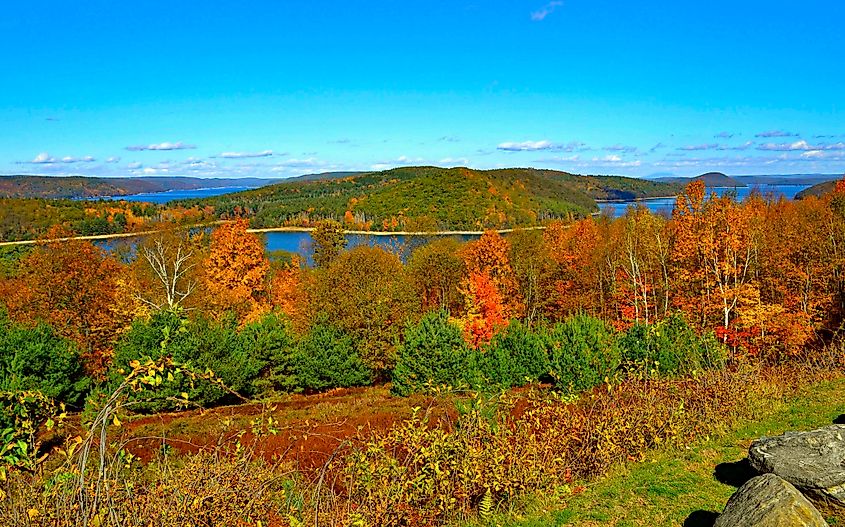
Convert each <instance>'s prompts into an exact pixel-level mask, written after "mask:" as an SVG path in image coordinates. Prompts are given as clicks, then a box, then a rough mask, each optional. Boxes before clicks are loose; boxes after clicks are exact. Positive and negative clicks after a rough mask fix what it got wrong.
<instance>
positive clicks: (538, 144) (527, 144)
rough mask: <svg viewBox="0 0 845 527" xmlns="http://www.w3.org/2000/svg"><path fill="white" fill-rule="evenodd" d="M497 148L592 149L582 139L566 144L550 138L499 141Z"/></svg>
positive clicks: (528, 149)
mask: <svg viewBox="0 0 845 527" xmlns="http://www.w3.org/2000/svg"><path fill="white" fill-rule="evenodd" d="M623 148H629V147H623ZM496 149H498V150H504V151H505V152H537V151H541V150H551V151H556V152H583V151H586V150H590V148H589V147H588V146H587V145H586V143H582V142H580V141H571V142H569V143H566V144H560V143H553V142H551V141H548V140H543V141H521V142H515V141H507V142H504V143H499V145H498V146H497V147H496Z"/></svg>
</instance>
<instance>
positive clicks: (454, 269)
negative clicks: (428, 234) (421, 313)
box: [407, 238, 466, 316]
mask: <svg viewBox="0 0 845 527" xmlns="http://www.w3.org/2000/svg"><path fill="white" fill-rule="evenodd" d="M462 246H463V244H462V242H461V241H459V240H457V239H455V238H441V239H437V240H434V241H432V242H430V243H428V244H426V245H423V246H421V247H419V248H417V249H416V250H415V251H414V252H413V253H412V254H411V258H410V259H409V261H408V266H407V270H408V276H409V277H410V280H411V283H412V284H413V285H414V290H415V291H416V293H417V295H418V296H419V298H420V300H421V302H422V307H423V309H424V310H426V311H430V310H436V309H443V310H445V311H447V312H449V313H451V314H452V315H453V316H457V315H459V314H460V313H461V312H462V311H463V307H464V300H463V296H462V295H461V292H460V288H461V281H462V280H463V279H464V276H465V274H466V264H465V263H464V261H463V259H461V257H460V251H461V248H462Z"/></svg>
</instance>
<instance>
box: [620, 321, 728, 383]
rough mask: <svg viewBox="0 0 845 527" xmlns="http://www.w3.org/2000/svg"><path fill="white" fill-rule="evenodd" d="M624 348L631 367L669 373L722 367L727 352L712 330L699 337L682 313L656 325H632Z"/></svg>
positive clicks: (624, 354)
mask: <svg viewBox="0 0 845 527" xmlns="http://www.w3.org/2000/svg"><path fill="white" fill-rule="evenodd" d="M621 347H622V353H623V360H624V362H625V365H626V367H627V368H628V369H635V368H638V367H645V368H647V369H654V370H655V371H657V372H659V373H661V374H666V375H684V374H688V373H691V372H693V371H696V370H702V369H706V368H713V367H720V366H722V365H723V364H724V362H725V357H726V355H727V354H726V351H725V349H724V346H722V345H721V344H720V343H719V342H718V341H717V340H716V337H715V336H714V335H713V333H712V332H707V333H705V334H704V335H702V336H699V335H698V334H696V332H695V330H694V329H693V328H692V327H690V326H689V324H687V322H686V320H685V319H684V317H683V315H681V314H679V313H676V314H673V315H672V316H670V317H669V318H667V319H665V320H662V321H660V322H658V323H656V324H650V325H644V324H636V325H634V326H632V327H631V328H630V329H629V330H628V332H627V333H625V335H623V336H622V339H621Z"/></svg>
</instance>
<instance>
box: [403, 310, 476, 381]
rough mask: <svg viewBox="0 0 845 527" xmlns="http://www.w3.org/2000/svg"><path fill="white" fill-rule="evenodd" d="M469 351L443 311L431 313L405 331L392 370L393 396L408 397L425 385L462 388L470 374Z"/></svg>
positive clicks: (407, 327)
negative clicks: (394, 366)
mask: <svg viewBox="0 0 845 527" xmlns="http://www.w3.org/2000/svg"><path fill="white" fill-rule="evenodd" d="M469 355H470V353H469V349H468V348H467V346H466V343H465V342H464V339H463V336H462V334H461V328H459V327H458V326H456V325H455V324H453V323H451V322H450V321H449V316H448V315H447V314H446V312H445V311H432V312H430V313H428V314H426V315H425V316H424V317H423V318H422V320H420V322H419V323H416V324H408V325H407V326H406V327H405V342H404V343H403V344H402V346H401V347H400V348H399V359H398V361H397V364H396V368H395V369H394V370H393V392H394V393H395V394H397V395H409V394H411V393H412V392H415V391H418V390H421V389H423V388H424V387H425V386H426V385H428V384H433V385H450V386H455V385H460V384H465V383H466V382H467V380H468V378H469V377H471V376H472V373H471V372H470V368H471V365H470V357H469Z"/></svg>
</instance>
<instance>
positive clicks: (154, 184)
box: [0, 175, 279, 199]
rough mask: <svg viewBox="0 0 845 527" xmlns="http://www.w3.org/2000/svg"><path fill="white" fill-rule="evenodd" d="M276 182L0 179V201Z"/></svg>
mask: <svg viewBox="0 0 845 527" xmlns="http://www.w3.org/2000/svg"><path fill="white" fill-rule="evenodd" d="M277 181H279V180H278V179H259V178H243V179H232V178H229V179H225V178H213V179H206V178H192V177H131V178H97V177H84V176H63V177H54V176H29V175H16V176H0V198H48V199H81V198H88V199H94V198H101V197H110V196H129V195H132V194H142V193H147V192H166V191H168V190H196V189H200V188H221V187H261V186H264V185H268V184H271V183H275V182H277Z"/></svg>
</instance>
